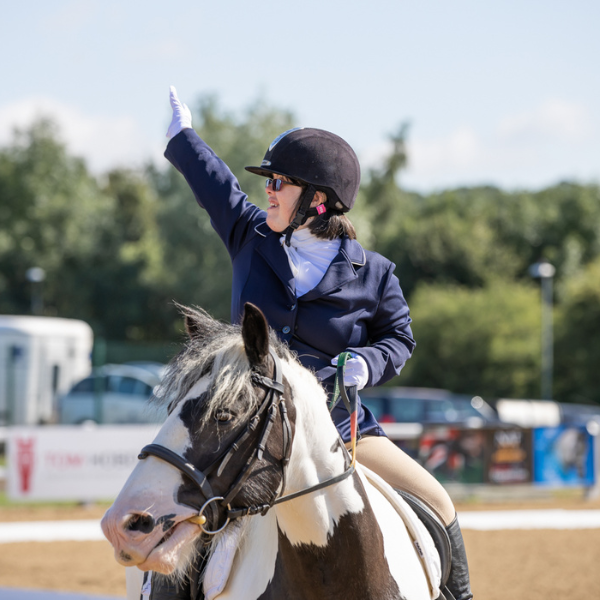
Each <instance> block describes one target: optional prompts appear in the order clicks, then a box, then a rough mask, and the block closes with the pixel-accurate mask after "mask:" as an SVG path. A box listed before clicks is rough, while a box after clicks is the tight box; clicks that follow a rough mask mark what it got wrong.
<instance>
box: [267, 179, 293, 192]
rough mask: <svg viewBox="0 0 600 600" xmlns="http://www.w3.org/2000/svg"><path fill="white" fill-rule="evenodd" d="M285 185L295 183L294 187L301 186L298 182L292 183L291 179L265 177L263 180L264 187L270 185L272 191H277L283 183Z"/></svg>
mask: <svg viewBox="0 0 600 600" xmlns="http://www.w3.org/2000/svg"><path fill="white" fill-rule="evenodd" d="M284 183H285V184H286V185H295V186H296V187H302V186H301V185H300V184H298V183H294V182H293V181H283V180H282V179H267V181H265V189H267V190H268V189H269V186H272V188H273V191H274V192H278V191H279V190H280V189H281V186H282V185H283V184H284Z"/></svg>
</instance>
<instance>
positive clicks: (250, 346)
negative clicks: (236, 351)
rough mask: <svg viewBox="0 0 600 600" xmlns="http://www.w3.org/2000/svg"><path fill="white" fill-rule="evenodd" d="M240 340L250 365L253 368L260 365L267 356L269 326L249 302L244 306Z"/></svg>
mask: <svg viewBox="0 0 600 600" xmlns="http://www.w3.org/2000/svg"><path fill="white" fill-rule="evenodd" d="M242 338H243V340H244V347H245V349H246V355H247V356H248V360H249V361H250V364H251V365H252V366H253V367H254V366H257V365H260V364H262V363H263V361H264V359H265V357H266V356H267V354H269V326H268V325H267V320H266V319H265V316H264V315H263V314H262V312H261V310H260V308H258V307H256V306H254V304H250V302H246V304H245V305H244V318H243V320H242Z"/></svg>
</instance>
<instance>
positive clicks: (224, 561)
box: [203, 520, 243, 600]
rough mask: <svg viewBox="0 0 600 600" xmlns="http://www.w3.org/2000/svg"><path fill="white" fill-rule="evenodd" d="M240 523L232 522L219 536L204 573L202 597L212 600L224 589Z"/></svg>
mask: <svg viewBox="0 0 600 600" xmlns="http://www.w3.org/2000/svg"><path fill="white" fill-rule="evenodd" d="M242 531H243V527H242V522H241V520H240V521H234V522H233V523H231V524H230V525H229V526H228V527H227V528H226V529H225V531H223V533H222V534H221V535H220V536H219V539H218V540H217V541H216V542H215V543H216V546H215V548H214V550H213V551H212V552H211V555H210V559H209V561H208V564H207V565H206V572H205V573H204V583H203V586H204V596H205V598H206V600H214V598H216V597H217V596H218V595H219V594H220V593H221V592H222V591H223V590H224V589H225V585H226V584H227V580H228V579H229V574H230V573H231V567H232V565H233V559H234V558H235V553H236V551H237V548H238V545H239V541H240V537H241V535H242Z"/></svg>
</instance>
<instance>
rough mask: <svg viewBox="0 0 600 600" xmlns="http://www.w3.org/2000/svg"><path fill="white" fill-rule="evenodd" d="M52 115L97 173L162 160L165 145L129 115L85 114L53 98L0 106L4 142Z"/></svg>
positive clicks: (0, 131)
mask: <svg viewBox="0 0 600 600" xmlns="http://www.w3.org/2000/svg"><path fill="white" fill-rule="evenodd" d="M40 117H48V118H51V119H52V120H53V121H55V122H56V123H57V124H58V126H59V134H60V136H61V138H62V140H63V141H64V142H65V143H66V144H67V148H68V150H69V152H70V153H71V154H74V155H76V156H81V157H83V158H85V159H86V161H87V164H88V166H89V168H90V170H91V171H92V172H94V173H96V174H100V173H103V172H106V171H107V170H109V169H110V168H113V167H136V166H140V165H142V164H143V163H145V162H146V161H148V160H151V159H152V160H158V159H159V158H160V156H161V155H162V151H163V149H164V147H163V146H160V145H159V144H158V143H156V142H155V141H152V140H150V138H149V136H148V135H147V134H146V133H145V132H144V131H143V130H142V128H141V127H140V126H139V124H138V123H137V122H136V121H135V120H134V119H133V118H132V117H131V116H129V115H123V116H116V117H108V116H104V115H91V114H84V113H83V112H81V111H80V110H79V109H78V108H76V107H73V106H69V105H67V104H64V103H61V102H59V101H57V100H54V99H52V98H42V97H38V98H28V99H24V100H21V101H19V102H15V103H12V104H9V105H4V106H0V145H2V146H4V145H6V144H8V143H9V142H10V141H11V139H12V133H13V130H14V129H15V128H18V129H24V128H27V127H29V126H30V125H31V124H32V123H33V122H34V121H35V120H36V119H38V118H40Z"/></svg>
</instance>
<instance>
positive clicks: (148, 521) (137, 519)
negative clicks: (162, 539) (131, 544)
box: [125, 515, 154, 533]
mask: <svg viewBox="0 0 600 600" xmlns="http://www.w3.org/2000/svg"><path fill="white" fill-rule="evenodd" d="M125 529H127V530H129V531H141V532H142V533H150V532H151V531H152V530H153V529H154V519H153V518H152V517H151V516H150V515H132V517H131V518H130V519H129V521H128V522H127V525H125Z"/></svg>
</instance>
